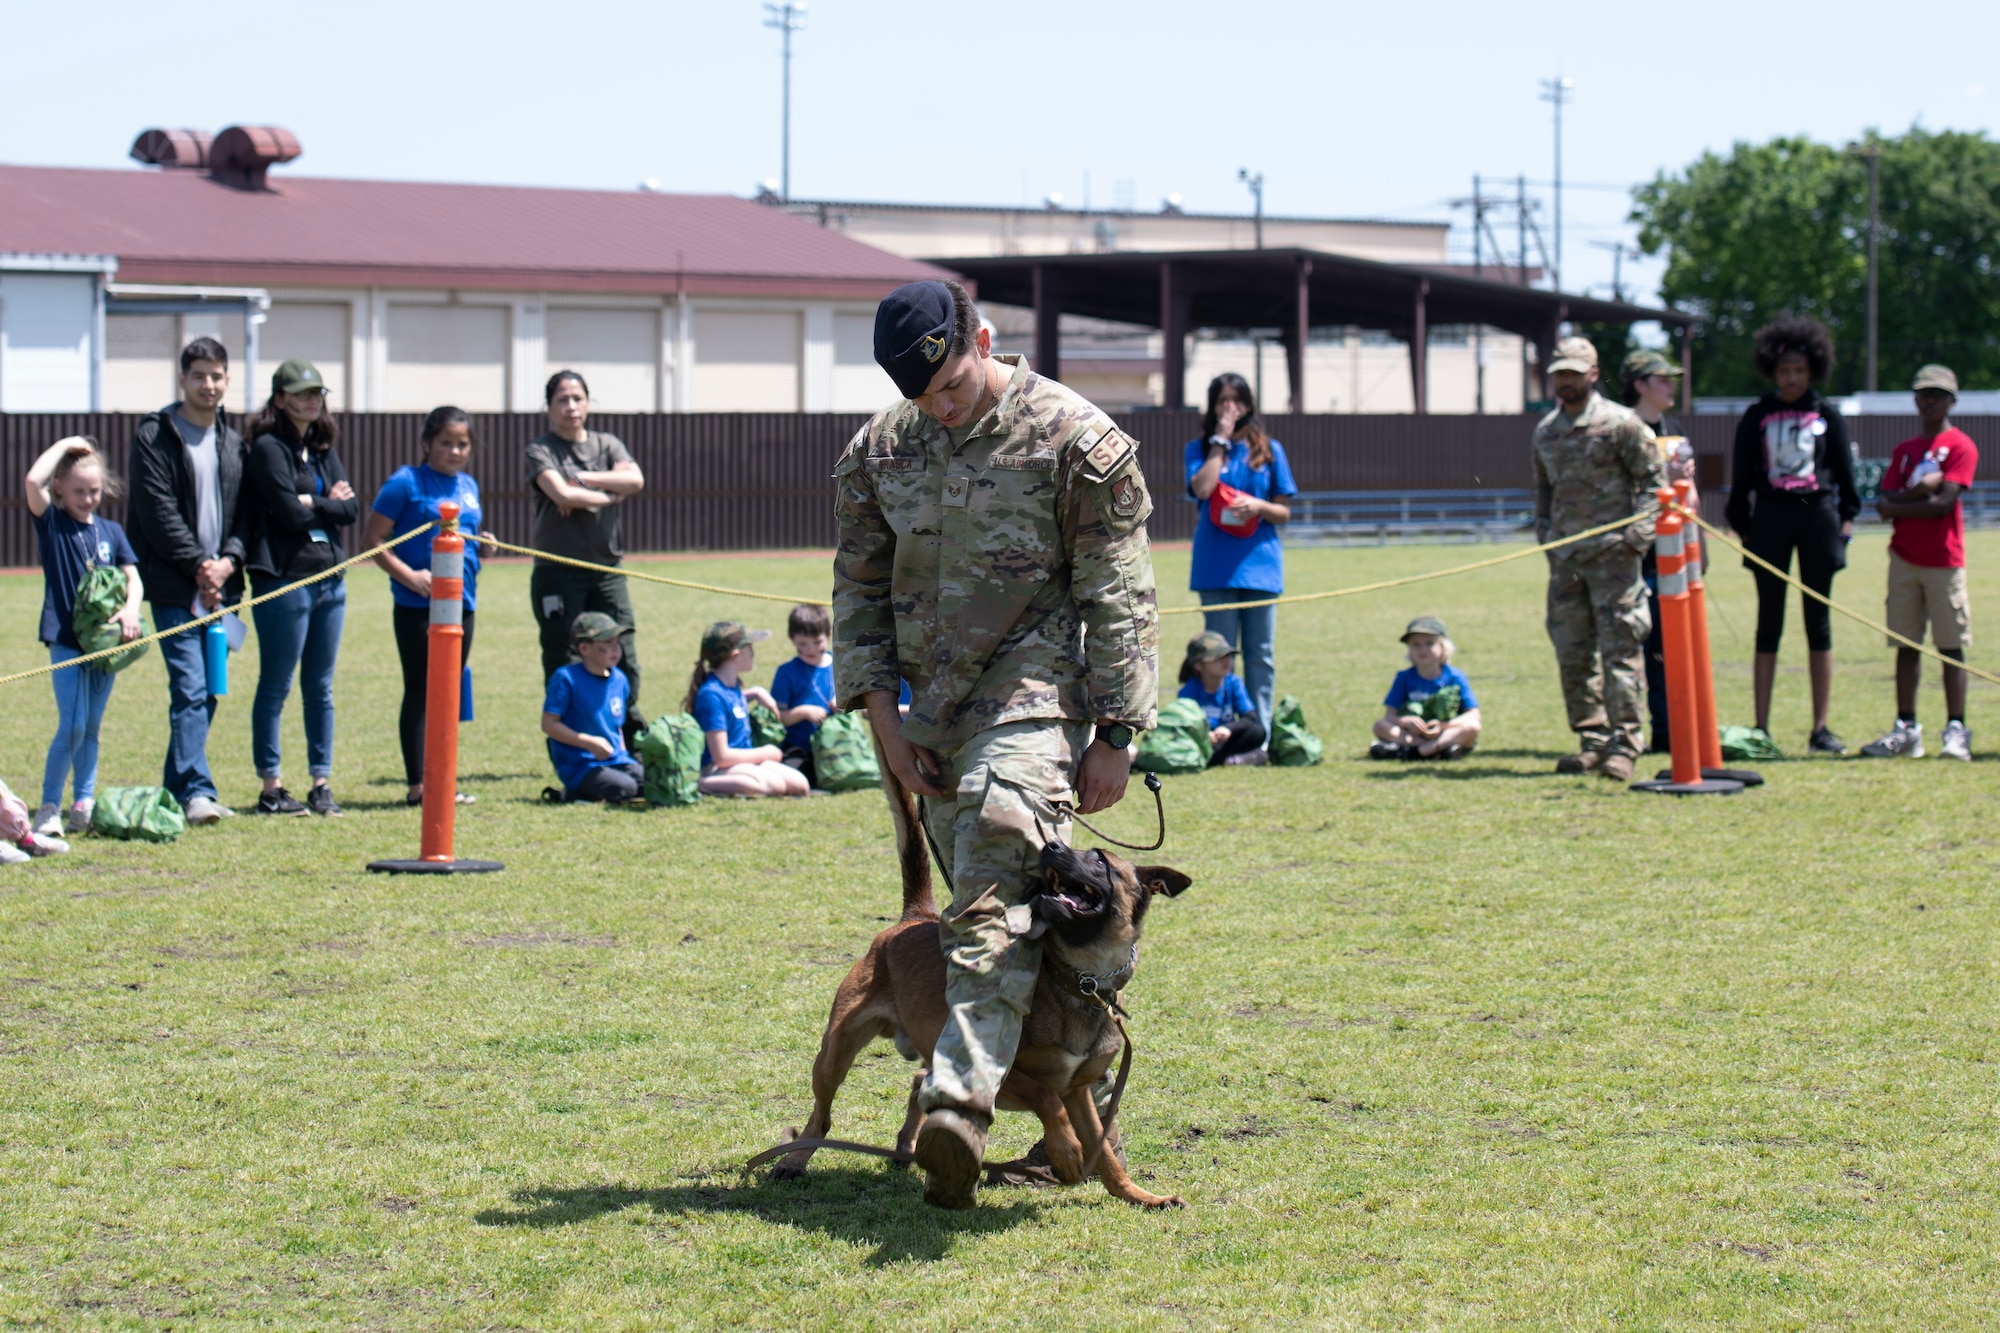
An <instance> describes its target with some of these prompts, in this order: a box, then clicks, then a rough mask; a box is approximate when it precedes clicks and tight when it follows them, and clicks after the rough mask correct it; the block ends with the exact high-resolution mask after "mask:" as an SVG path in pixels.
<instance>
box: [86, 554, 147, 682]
mask: <svg viewBox="0 0 2000 1333" xmlns="http://www.w3.org/2000/svg"><path fill="white" fill-rule="evenodd" d="M124 609H125V571H124V570H122V569H120V568H118V566H116V565H97V566H95V567H94V568H92V569H91V570H90V572H89V573H87V574H85V575H84V576H83V582H82V583H80V584H78V585H77V589H76V608H75V609H74V610H73V611H71V613H70V625H71V627H72V628H74V629H75V630H76V642H77V646H78V647H80V648H82V649H83V651H84V652H86V653H98V652H103V651H104V650H105V649H106V648H116V647H117V646H118V645H119V644H120V643H122V642H123V641H124V635H122V634H121V633H120V632H119V630H118V626H116V625H114V624H112V623H111V617H113V616H115V615H117V614H118V613H119V612H120V611H122V610H124ZM149 632H150V631H149V630H147V628H146V622H145V621H144V620H143V619H142V620H140V622H139V633H140V634H141V635H142V636H143V635H145V634H147V633H149ZM149 646H150V645H148V644H143V643H141V644H135V645H134V646H133V647H130V648H127V649H126V650H125V651H124V652H122V653H113V654H112V655H111V656H109V657H105V658H100V659H99V660H97V661H95V662H92V663H91V664H90V665H91V666H93V667H96V668H97V669H98V670H99V671H102V672H104V673H105V674H106V675H115V674H117V673H118V672H120V671H123V670H124V669H125V668H126V667H128V666H131V665H132V664H133V663H134V662H136V661H138V660H139V659H140V658H142V657H144V656H145V655H146V649H147V648H148V647H149ZM75 669H76V670H88V668H85V667H78V668H75Z"/></svg>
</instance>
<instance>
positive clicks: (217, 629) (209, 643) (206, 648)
mask: <svg viewBox="0 0 2000 1333" xmlns="http://www.w3.org/2000/svg"><path fill="white" fill-rule="evenodd" d="M201 648H202V657H203V660H204V661H205V662H206V664H207V666H208V693H209V696H210V697H211V698H215V699H220V698H222V697H223V696H224V695H226V694H228V693H229V631H228V630H226V629H224V628H223V627H222V622H221V621H220V620H212V621H210V622H209V624H208V628H207V629H205V630H203V631H202V632H201Z"/></svg>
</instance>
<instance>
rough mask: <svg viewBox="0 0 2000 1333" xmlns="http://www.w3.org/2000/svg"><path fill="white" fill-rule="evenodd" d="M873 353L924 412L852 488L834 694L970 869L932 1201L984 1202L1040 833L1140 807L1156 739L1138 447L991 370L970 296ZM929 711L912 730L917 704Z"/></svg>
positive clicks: (892, 426) (950, 945) (929, 1130)
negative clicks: (1141, 762) (1010, 915)
mask: <svg viewBox="0 0 2000 1333" xmlns="http://www.w3.org/2000/svg"><path fill="white" fill-rule="evenodd" d="M875 356H876V360H877V361H879V362H880V363H881V364H882V367H883V369H885V370H887V371H888V372H889V374H890V376H891V378H893V379H894V380H895V381H896V385H897V387H898V388H899V389H901V390H902V391H903V393H904V395H905V399H904V400H903V401H900V402H897V403H896V404H894V405H893V406H891V407H888V408H885V409H884V410H883V411H881V412H880V413H878V414H877V415H876V416H875V418H874V419H873V420H872V421H870V422H869V423H868V424H867V425H866V426H864V427H863V428H862V429H861V431H860V433H859V434H857V435H856V436H855V437H854V439H853V441H852V442H851V443H850V444H849V445H848V447H847V450H846V452H845V453H844V454H842V456H841V459H840V462H839V464H838V465H837V466H836V467H835V469H834V475H835V477H836V478H837V481H838V487H839V491H838V497H837V499H836V500H835V506H834V511H835V516H836V519H837V521H838V524H839V543H840V544H839V552H838V554H837V555H836V556H835V558H834V594H833V595H834V612H833V618H834V624H833V637H834V650H833V660H834V681H835V693H836V697H837V698H838V699H839V700H840V702H841V706H842V707H846V708H853V707H857V706H863V705H865V706H866V707H867V709H868V712H869V717H870V720H871V721H872V722H873V724H874V727H875V731H876V735H877V737H878V738H879V740H880V742H881V744H882V747H883V754H884V757H885V758H886V759H887V760H888V763H889V766H890V768H891V769H892V770H893V771H894V772H895V774H896V775H897V777H898V778H900V779H901V780H902V782H903V784H904V785H905V786H906V787H908V788H909V789H910V790H911V791H912V792H915V793H917V794H919V795H920V796H922V797H924V798H925V810H924V820H925V824H926V826H927V827H928V829H929V831H930V835H931V837H932V839H933V840H934V841H935V843H936V845H937V848H938V851H939V853H940V855H941V857H942V859H943V861H944V863H945V864H946V865H947V866H948V867H949V868H950V869H949V875H950V880H951V889H952V899H951V903H950V906H949V907H948V908H947V909H946V910H945V912H944V919H943V926H944V937H945V957H946V980H945V999H946V1003H947V1005H948V1006H949V1008H950V1016H949V1018H948V1020H947V1022H946V1024H945V1029H944V1032H943V1034H942V1035H941V1036H940V1037H939V1039H938V1044H937V1049H936V1051H935V1052H934V1053H933V1056H932V1060H931V1066H930V1072H929V1075H928V1076H927V1078H926V1080H925V1082H924V1085H923V1088H922V1090H921V1092H920V1094H919V1104H920V1105H921V1106H922V1107H923V1109H924V1110H925V1111H926V1112H927V1113H928V1114H927V1116H926V1118H925V1121H924V1125H923V1129H922V1130H921V1131H920V1133H919V1135H918V1139H917V1147H916V1157H917V1161H918V1163H919V1164H920V1165H921V1166H923V1167H924V1169H925V1171H926V1172H927V1180H926V1185H925V1194H924V1197H925V1198H926V1199H927V1200H929V1201H930V1202H932V1203H936V1204H941V1205H944V1206H947V1207H966V1206H969V1205H970V1204H971V1203H972V1202H973V1200H974V1192H975V1189H976V1187H977V1183H978V1179H979V1172H980V1162H981V1157H982V1154H983V1153H984V1150H985V1139H986V1128H987V1126H988V1125H989V1124H990V1123H991V1120H992V1114H993V1103H994V1098H995V1095H996V1094H997V1093H998V1091H999V1087H1000V1084H1001V1082H1002V1080H1004V1079H1005V1078H1006V1076H1007V1071H1008V1069H1009V1067H1010V1066H1011V1065H1012V1064H1013V1060H1014V1051H1015V1047H1016V1045H1017V1044H1018V1043H1019V1041H1020V1035H1021V1020H1022V1017H1023V1016H1024V1015H1025V1014H1026V1012H1027V1009H1028V1006H1029V1002H1030V999H1031V997H1032V995H1033V992H1034V988H1035V978H1036V975H1037V973H1038V971H1039V970H1040V966H1041V946H1040V944H1039V943H1037V942H1035V941H1032V940H1029V939H1027V938H1025V937H1023V936H1020V935H1016V934H1012V933H1010V932H1009V930H1008V925H1007V918H1006V911H1007V908H1008V907H1010V906H1013V905H1015V904H1018V903H1022V902H1025V901H1026V900H1027V899H1028V898H1029V897H1030V896H1032V894H1033V892H1034V889H1035V888H1036V887H1037V882H1038V881H1037V876H1038V871H1037V869H1036V867H1037V865H1038V863H1039V857H1040V853H1041V845H1042V840H1043V833H1044V831H1047V832H1048V833H1058V832H1061V831H1062V829H1063V828H1064V825H1065V823H1066V819H1065V817H1064V816H1063V815H1061V814H1059V813H1058V811H1057V808H1056V802H1058V801H1067V800H1068V799H1069V796H1070V793H1071V792H1072V791H1074V792H1075V793H1076V803H1077V807H1078V809H1080V810H1081V811H1082V812H1083V813H1085V814H1090V813H1093V812H1094V811H1097V810H1101V809H1104V808H1106V807H1108V806H1110V805H1113V804H1115V803H1116V802H1117V801H1118V800H1119V799H1120V798H1121V797H1122V796H1123V795H1124V791H1125V781H1126V777H1127V775H1128V773H1129V772H1130V768H1131V751H1130V749H1129V746H1130V745H1131V741H1132V736H1133V733H1134V732H1135V731H1141V730H1145V729H1147V728H1150V727H1151V726H1153V724H1154V721H1155V712H1154V706H1155V701H1156V697H1157V692H1158V675H1159V626H1158V621H1157V613H1158V606H1157V602H1156V599H1155V596H1154V590H1153V565H1152V557H1151V553H1150V551H1149V549H1148V547H1147V543H1146V529H1145V521H1146V517H1147V515H1148V514H1150V513H1151V512H1152V502H1151V500H1150V499H1149V497H1148V495H1147V492H1146V482H1145V478H1144V477H1143V476H1142V475H1141V474H1140V471H1139V461H1138V456H1137V450H1136V447H1135V446H1134V444H1133V442H1132V441H1131V440H1130V439H1128V438H1127V437H1126V436H1124V435H1123V434H1121V433H1120V432H1119V430H1118V428H1117V427H1116V426H1114V425H1113V424H1112V422H1111V420H1110V418H1108V417H1107V416H1105V414H1104V413H1103V412H1101V411H1099V410H1098V409H1097V408H1095V407H1093V406H1092V405H1091V404H1090V403H1088V402H1086V401H1085V400H1084V399H1082V398H1081V397H1079V396H1077V395H1076V394H1075V393H1073V392H1072V391H1070V390H1069V389H1066V388H1064V387H1063V386H1062V385H1060V384H1058V383H1056V382H1055V381H1054V380H1051V379H1047V378H1044V377H1043V376H1040V375H1037V374H1035V373H1034V372H1033V371H1032V370H1030V369H1029V368H1028V366H1027V363H1026V362H1025V361H1023V360H1022V359H1021V358H1020V357H1016V356H999V357H996V356H993V355H992V342H991V335H990V334H989V333H988V332H987V331H986V330H985V329H983V328H980V327H979V325H978V320H977V314H976V312H975V310H974V308H973V305H972V301H971V298H970V297H969V296H968V295H967V294H966V292H965V290H964V289H963V288H962V287H960V286H958V285H957V284H956V283H941V282H922V283H912V284H910V285H909V286H907V287H903V288H899V289H898V290H897V291H896V292H894V293H892V294H891V295H890V296H889V297H888V298H887V299H885V300H884V301H883V302H882V305H881V308H880V309H879V310H878V311H877V313H876V323H875ZM903 681H908V682H909V686H910V694H911V699H910V708H909V715H908V717H907V719H904V720H902V721H900V722H899V721H898V717H897V708H896V704H897V697H898V691H899V688H900V685H901V683H902V682H903Z"/></svg>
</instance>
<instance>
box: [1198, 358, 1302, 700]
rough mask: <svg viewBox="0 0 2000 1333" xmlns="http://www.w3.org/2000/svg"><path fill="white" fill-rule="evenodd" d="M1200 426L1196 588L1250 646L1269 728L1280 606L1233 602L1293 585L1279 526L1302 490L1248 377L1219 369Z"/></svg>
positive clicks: (1254, 684) (1250, 678)
mask: <svg viewBox="0 0 2000 1333" xmlns="http://www.w3.org/2000/svg"><path fill="white" fill-rule="evenodd" d="M1201 426H1202V438H1201V439H1199V440H1189V441H1188V446H1187V488H1188V494H1189V495H1191V496H1193V497H1194V498H1195V499H1196V500H1197V501H1199V502H1200V503H1201V513H1200V515H1199V516H1198V517H1197V519H1196V521H1195V529H1194V561H1193V565H1192V568H1191V569H1190V570H1189V574H1188V587H1189V588H1191V589H1192V590H1193V591H1194V592H1195V593H1197V594H1199V595H1200V597H1201V604H1202V605H1203V606H1204V607H1208V608H1210V609H1209V610H1207V611H1205V612H1204V613H1203V618H1204V620H1205V622H1206V626H1207V628H1208V629H1210V630H1213V631H1214V632H1215V633H1217V634H1220V635H1221V636H1222V637H1223V638H1225V639H1227V640H1229V642H1231V643H1233V644H1236V645H1237V646H1238V647H1239V648H1240V649H1241V650H1242V653H1243V675H1244V678H1245V681H1246V682H1247V684H1248V685H1249V687H1250V697H1251V699H1252V700H1253V701H1254V702H1255V703H1256V706H1257V723H1258V725H1259V726H1261V727H1262V728H1263V729H1264V734H1265V735H1266V736H1269V735H1270V732H1271V704H1272V698H1273V696H1274V695H1275V693H1276V689H1277V681H1278V661H1277V651H1276V640H1277V635H1278V611H1277V608H1276V607H1274V606H1253V607H1244V608H1242V609H1240V610H1239V609H1238V608H1237V607H1236V605H1235V604H1236V603H1239V602H1257V601H1263V600H1265V599H1266V598H1271V597H1277V596H1279V595H1281V594H1282V593H1283V592H1284V591H1285V550H1284V542H1283V541H1282V540H1281V538H1280V537H1279V535H1278V529H1279V528H1280V527H1282V526H1283V525H1284V524H1286V523H1288V522H1290V521H1291V517H1292V511H1291V507H1290V506H1289V505H1287V504H1286V503H1285V501H1286V500H1289V499H1290V498H1291V497H1292V496H1294V495H1297V494H1298V493H1299V488H1298V487H1297V486H1296V485H1295V484H1294V483H1293V481H1292V468H1291V464H1290V463H1288V462H1287V461H1286V460H1285V446H1284V445H1282V444H1279V443H1278V442H1277V441H1276V440H1274V439H1272V438H1271V436H1270V432H1268V431H1266V430H1265V429H1264V422H1263V420H1262V418H1260V417H1259V416H1258V415H1257V395H1256V394H1255V393H1254V392H1252V391H1251V388H1250V384H1249V382H1248V381H1247V380H1245V379H1244V378H1243V377H1242V376H1241V375H1237V374H1223V375H1217V376H1216V377H1215V378H1214V379H1213V380H1211V381H1210V382H1209V386H1208V412H1207V414H1206V415H1205V416H1204V417H1203V418H1202V423H1201ZM1224 487H1228V488H1229V489H1228V490H1224V489H1223V488H1224Z"/></svg>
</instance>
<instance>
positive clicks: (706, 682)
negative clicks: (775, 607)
mask: <svg viewBox="0 0 2000 1333" xmlns="http://www.w3.org/2000/svg"><path fill="white" fill-rule="evenodd" d="M770 637H771V631H769V630H767V629H745V628H744V627H743V626H741V625H739V624H737V623H736V622H735V621H733V620H718V621H716V622H715V623H714V624H713V625H710V626H709V627H708V631H707V632H706V633H705V634H703V635H702V636H701V657H700V659H699V660H698V661H696V662H695V664H694V678H693V679H692V680H690V681H689V682H688V692H687V699H686V701H685V702H684V703H683V704H682V707H683V708H684V709H685V710H686V711H687V712H690V713H692V714H694V720H695V724H696V725H697V726H699V727H700V728H701V734H702V742H703V745H704V747H705V752H704V754H703V758H702V764H701V789H702V791H703V792H704V793H706V794H708V795H710V796H804V795H806V794H807V793H808V792H810V791H811V790H812V788H811V787H810V786H809V785H808V784H807V782H806V777H805V774H803V773H801V772H799V771H798V770H797V769H796V768H789V767H787V766H786V765H785V762H784V758H785V752H784V751H783V750H781V749H780V748H778V747H777V746H775V745H759V744H757V743H756V740H755V739H754V738H753V737H752V736H751V734H750V707H749V705H750V701H752V700H754V701H756V702H757V703H760V704H762V705H764V707H766V708H768V709H770V710H771V711H772V712H774V713H775V712H777V711H778V705H777V702H776V701H775V700H773V699H772V698H771V692H770V691H769V690H766V689H764V688H762V687H761V686H757V685H751V686H747V687H746V686H745V685H744V684H743V675H744V673H745V672H747V671H749V670H750V669H751V668H752V667H754V666H755V665H756V664H757V647H756V645H758V644H759V643H762V642H763V641H764V640H765V639H768V638H770Z"/></svg>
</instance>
